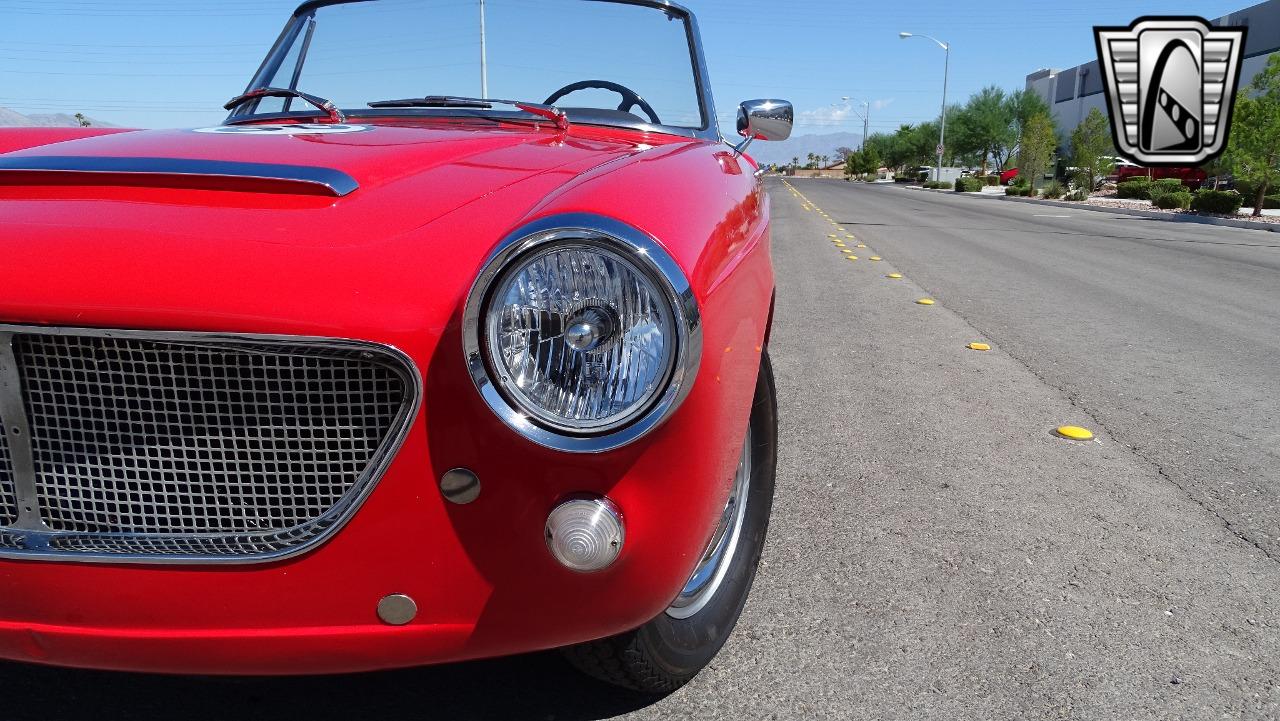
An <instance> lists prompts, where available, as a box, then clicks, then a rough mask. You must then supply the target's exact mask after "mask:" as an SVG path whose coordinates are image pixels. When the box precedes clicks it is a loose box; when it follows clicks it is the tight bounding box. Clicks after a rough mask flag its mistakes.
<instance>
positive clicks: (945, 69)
mask: <svg viewBox="0 0 1280 721" xmlns="http://www.w3.org/2000/svg"><path fill="white" fill-rule="evenodd" d="M898 37H899V38H901V39H903V40H906V39H907V38H927V39H929V40H932V41H934V42H935V43H937V44H938V47H940V48H942V49H943V51H945V52H946V59H945V60H944V61H943V65H942V130H941V132H940V133H939V134H938V169H937V170H936V171H934V176H933V179H934V180H942V153H943V151H944V150H945V149H946V142H947V76H948V75H949V74H950V73H951V45H950V44H948V43H944V42H942V41H941V40H939V39H937V38H935V37H932V36H930V35H919V34H915V33H898Z"/></svg>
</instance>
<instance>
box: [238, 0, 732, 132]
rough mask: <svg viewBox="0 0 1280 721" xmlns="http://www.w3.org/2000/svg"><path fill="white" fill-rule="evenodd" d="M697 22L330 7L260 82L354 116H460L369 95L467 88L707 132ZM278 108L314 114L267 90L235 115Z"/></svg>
mask: <svg viewBox="0 0 1280 721" xmlns="http://www.w3.org/2000/svg"><path fill="white" fill-rule="evenodd" d="M687 22H688V21H686V19H685V17H684V16H683V14H681V13H676V12H669V11H667V10H663V9H658V8H654V7H647V6H642V5H633V4H626V3H615V2H587V1H585V0H486V1H485V2H483V3H481V2H478V0H468V1H459V0H377V1H376V2H348V3H342V4H334V5H326V6H322V7H319V8H317V9H316V10H315V11H314V14H313V15H311V16H310V17H308V16H306V15H305V14H304V15H303V16H302V17H300V18H298V19H296V20H295V22H294V23H293V25H291V26H290V28H289V29H287V30H286V33H285V35H284V39H283V43H282V44H281V45H280V46H278V47H277V48H276V50H275V52H273V53H272V56H271V57H270V58H268V61H267V63H266V65H265V66H264V68H263V70H262V72H261V73H260V74H259V76H258V77H257V78H256V79H255V81H254V84H255V85H257V86H272V87H277V88H289V89H297V90H303V91H306V92H307V93H310V94H312V95H316V96H321V97H323V98H327V99H329V100H332V101H333V102H334V104H335V105H337V106H338V107H339V108H341V109H342V110H343V111H344V112H346V113H347V115H349V116H350V115H365V116H368V115H385V114H387V113H388V112H390V113H394V114H422V113H427V114H440V113H446V114H447V113H450V112H454V113H457V112H459V109H458V108H452V109H449V108H444V109H442V108H432V109H430V110H424V109H423V108H408V107H404V108H395V109H390V110H389V109H387V108H386V107H379V108H377V109H376V110H372V109H370V108H369V103H382V102H383V101H387V100H393V99H412V98H422V97H424V96H461V97H476V98H481V97H483V98H504V99H511V100H520V101H525V102H532V103H553V104H555V105H556V106H557V107H559V108H561V109H563V110H565V112H567V113H568V114H569V117H570V119H571V120H572V121H573V122H585V123H594V124H607V125H612V124H618V125H628V126H635V125H638V124H648V125H660V126H666V127H670V128H675V129H685V130H697V129H704V128H707V127H708V126H709V123H708V122H707V117H708V113H706V112H705V111H704V106H705V105H706V103H705V102H704V101H703V98H702V93H701V92H700V91H699V82H698V73H697V71H696V70H695V68H696V67H697V60H698V55H697V50H696V48H695V46H694V43H693V41H692V38H693V37H694V33H693V32H692V29H691V28H690V26H689V25H688V24H687ZM483 110H487V109H477V108H467V109H465V112H466V113H467V114H476V113H477V112H481V111H483ZM498 111H500V112H503V113H506V114H510V113H511V112H512V110H511V108H495V112H498ZM280 113H290V114H297V115H299V116H313V115H315V114H316V111H315V109H314V108H313V107H311V106H309V105H307V104H306V103H303V102H300V101H298V100H297V99H289V98H263V99H261V100H259V101H257V102H255V103H252V104H248V105H246V106H244V107H243V108H242V109H241V110H239V111H238V112H237V113H235V114H233V118H234V119H236V120H244V119H246V118H252V117H260V116H264V115H278V114H280Z"/></svg>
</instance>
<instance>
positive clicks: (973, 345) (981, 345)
mask: <svg viewBox="0 0 1280 721" xmlns="http://www.w3.org/2000/svg"><path fill="white" fill-rule="evenodd" d="M965 348H968V349H969V350H991V344H989V343H970V344H969V345H967V346H965Z"/></svg>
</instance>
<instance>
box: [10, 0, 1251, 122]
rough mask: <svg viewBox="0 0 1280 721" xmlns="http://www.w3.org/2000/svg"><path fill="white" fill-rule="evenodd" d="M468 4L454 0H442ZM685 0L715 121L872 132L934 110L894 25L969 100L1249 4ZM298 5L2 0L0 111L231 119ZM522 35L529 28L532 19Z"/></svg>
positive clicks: (934, 84)
mask: <svg viewBox="0 0 1280 721" xmlns="http://www.w3.org/2000/svg"><path fill="white" fill-rule="evenodd" d="M401 1H402V0H401ZM491 1H494V2H501V0H491ZM470 2H472V0H448V3H449V4H450V5H466V4H468V3H470ZM685 4H686V5H688V6H689V7H690V8H691V9H693V10H694V11H695V12H696V13H697V14H698V17H699V21H700V23H701V25H702V34H703V41H704V44H705V47H706V50H707V56H708V63H709V65H710V73H711V80H712V85H713V87H714V89H715V93H716V101H717V104H718V106H719V108H718V110H719V115H720V117H721V122H722V123H723V124H725V125H726V127H727V128H728V127H729V126H731V124H732V122H731V119H732V116H733V112H734V110H735V107H736V105H737V103H738V102H739V101H740V100H743V99H747V98H755V97H781V98H784V99H787V100H791V101H792V102H794V103H795V104H796V108H797V111H798V112H799V118H798V120H799V126H800V127H798V129H797V133H822V132H836V131H854V132H860V131H861V129H862V121H861V120H860V119H858V118H856V117H855V116H854V114H853V113H851V112H850V109H849V108H848V107H842V106H841V105H840V98H841V97H842V96H853V97H856V98H858V99H859V100H865V101H867V102H869V103H871V104H872V108H873V109H872V124H871V127H872V130H873V131H876V130H891V129H893V128H896V127H897V126H898V125H899V124H900V123H914V122H919V121H922V120H928V119H931V118H933V117H935V116H936V115H937V112H938V106H939V103H940V100H941V90H942V62H943V53H942V50H941V49H939V48H938V47H937V46H935V45H933V44H932V43H930V42H928V41H925V40H922V39H910V40H905V41H904V40H899V38H898V33H899V32H900V31H908V32H914V33H923V34H929V35H933V36H935V37H938V38H939V39H942V40H945V41H948V42H950V43H951V45H952V52H951V82H950V88H949V97H950V99H952V100H963V99H964V98H966V97H967V96H968V95H969V94H970V93H972V92H973V91H975V90H977V89H979V88H981V87H982V86H984V85H988V84H996V85H1000V86H1002V87H1005V88H1007V89H1013V88H1020V87H1022V85H1023V79H1024V78H1025V76H1026V75H1027V73H1029V72H1031V71H1033V70H1035V69H1037V68H1041V67H1070V66H1072V65H1076V64H1079V63H1081V62H1085V61H1087V60H1090V59H1091V58H1092V57H1093V56H1094V53H1095V51H1094V46H1093V36H1092V31H1091V28H1092V26H1093V25H1095V24H1106V25H1123V24H1128V23H1129V22H1130V21H1131V20H1133V19H1134V18H1135V17H1137V16H1140V15H1149V14H1194V15H1203V16H1205V17H1208V18H1214V17H1217V16H1220V15H1224V14H1226V13H1228V12H1231V11H1233V10H1237V9H1240V8H1243V7H1245V6H1247V5H1249V4H1251V3H1250V2H1248V0H1244V1H1241V0H1236V1H1234V2H1226V1H1221V0H1195V1H1190V0H1163V1H1162V2H1151V1H1148V0H1126V1H1124V2H1117V1H1116V0H1109V1H1101V0H1072V2H1069V3H1052V4H1051V3H1044V2H1031V1H1030V0H979V1H978V2H954V1H947V2H942V1H938V0H916V1H915V2H901V1H898V2H860V1H857V0H794V1H792V2H786V1H785V0H783V1H779V0H686V2H685ZM295 5H296V2H295V0H220V1H218V2H212V1H211V2H205V3H196V2H188V1H186V0H0V106H4V107H8V108H11V109H14V110H17V111H19V112H24V113H28V112H30V113H49V112H65V113H74V112H84V113H86V114H88V115H91V116H94V117H97V118H100V119H102V120H106V121H109V122H112V123H116V124H119V125H127V126H140V127H189V126H197V125H206V124H214V123H217V122H218V121H219V120H221V118H222V117H223V116H224V115H225V113H224V112H223V111H221V110H220V106H221V104H222V103H223V102H225V101H226V100H227V99H228V98H230V97H231V96H233V95H235V94H237V93H239V92H240V91H242V90H243V89H244V86H245V83H246V82H247V81H248V79H249V76H250V75H251V74H252V73H253V71H254V70H256V69H257V67H258V64H259V63H260V61H261V59H262V56H263V54H264V53H265V52H266V50H267V48H268V47H269V46H270V45H271V43H272V42H273V41H274V40H275V38H276V35H277V34H278V33H279V31H280V28H281V27H282V25H283V23H284V21H285V19H286V18H287V16H288V15H289V13H290V12H291V11H292V9H293V7H294V6H295ZM583 25H584V26H583V27H581V28H575V30H580V31H581V32H582V33H587V34H594V35H596V36H601V37H603V36H605V31H606V30H608V31H610V32H613V31H614V29H613V28H607V29H606V28H603V27H594V26H592V25H590V24H589V23H583ZM561 30H563V28H561ZM528 32H530V33H535V34H536V33H537V28H536V25H534V26H532V27H530V28H529V29H528ZM534 37H536V35H535V36H534ZM539 51H540V52H545V53H546V54H547V57H546V58H539V60H538V62H539V64H542V65H547V64H552V63H554V62H555V59H554V56H555V54H556V48H555V47H554V46H548V47H545V48H540V49H539ZM423 52H424V53H429V52H430V48H429V47H427V48H424V49H423ZM611 62H616V61H613V60H610V59H609V57H607V56H604V55H602V56H601V58H600V60H599V68H600V71H601V74H602V75H606V76H607V74H608V73H609V72H610V70H611V69H610V63H611ZM623 71H624V69H623V68H618V69H617V72H623ZM464 72H471V71H470V70H465V71H464ZM475 92H478V89H477V90H476V91H475ZM406 94H421V93H418V92H416V91H407V92H406ZM473 94H474V93H473ZM537 99H540V98H537ZM833 105H834V107H833Z"/></svg>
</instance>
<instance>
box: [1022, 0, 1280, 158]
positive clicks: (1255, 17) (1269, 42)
mask: <svg viewBox="0 0 1280 721" xmlns="http://www.w3.org/2000/svg"><path fill="white" fill-rule="evenodd" d="M1211 22H1212V24H1214V25H1218V26H1222V27H1240V26H1246V27H1248V28H1249V33H1248V38H1247V39H1246V40H1245V48H1244V63H1243V65H1242V66H1241V69H1240V87H1242V88H1243V87H1245V86H1246V85H1248V84H1249V82H1250V81H1251V80H1252V79H1253V76H1254V75H1256V74H1257V73H1258V71H1259V70H1261V69H1262V67H1263V66H1264V65H1266V64H1267V59H1268V58H1270V57H1271V56H1272V55H1274V54H1275V53H1277V52H1280V0H1267V2H1264V3H1259V4H1258V5H1254V6H1253V7H1250V8H1246V9H1244V10H1238V11H1236V12H1233V13H1231V14H1229V15H1224V16H1223V17H1220V18H1218V19H1216V20H1213V21H1211ZM1026 87H1027V89H1028V90H1033V91H1035V92H1036V94H1038V95H1039V96H1040V97H1042V98H1044V99H1045V101H1046V102H1048V103H1049V105H1050V107H1052V108H1053V115H1054V119H1055V120H1056V121H1057V123H1058V130H1059V132H1060V133H1061V134H1062V136H1063V138H1064V139H1065V138H1066V137H1067V136H1068V135H1070V133H1071V131H1072V130H1074V129H1075V127H1076V126H1077V125H1079V124H1080V121H1081V120H1083V119H1084V117H1085V116H1086V115H1088V114H1089V111H1090V110H1091V109H1093V108H1097V109H1098V110H1100V111H1101V112H1102V114H1103V115H1106V114H1107V99H1106V95H1105V94H1104V93H1103V91H1102V90H1103V78H1102V73H1101V72H1100V71H1099V69H1098V61H1097V60H1093V61H1092V62H1088V63H1085V64H1084V65H1077V66H1076V67H1074V68H1070V69H1067V70H1049V69H1042V70H1037V71H1035V72H1034V73H1031V74H1030V75H1028V76H1027V85H1026Z"/></svg>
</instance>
